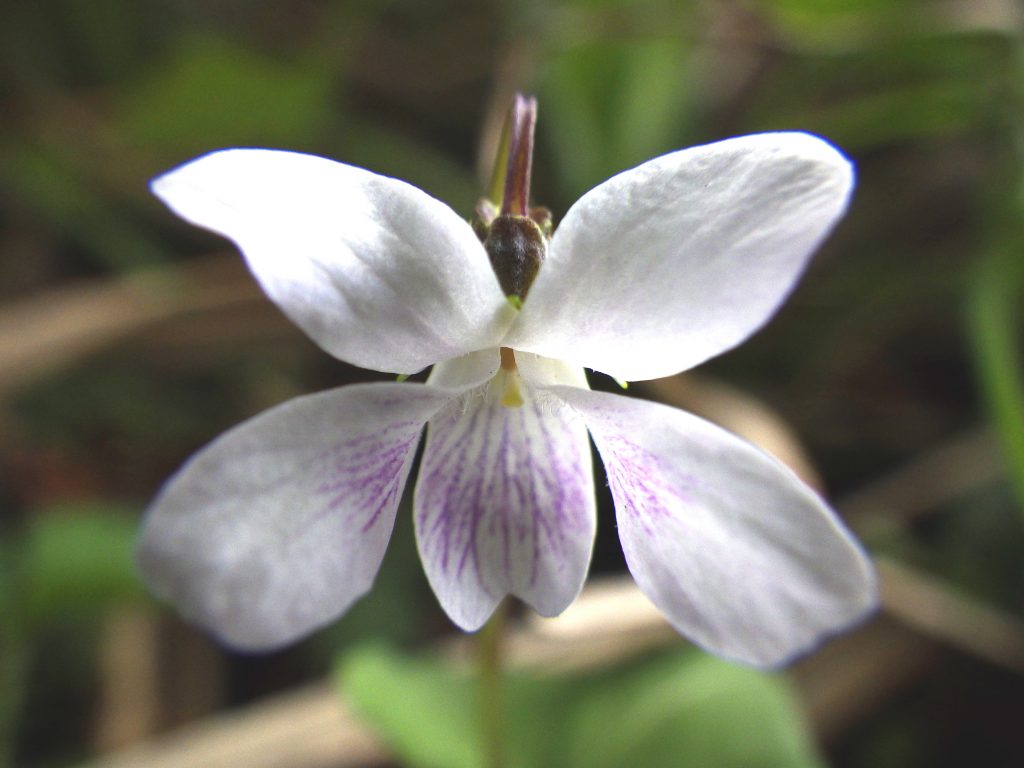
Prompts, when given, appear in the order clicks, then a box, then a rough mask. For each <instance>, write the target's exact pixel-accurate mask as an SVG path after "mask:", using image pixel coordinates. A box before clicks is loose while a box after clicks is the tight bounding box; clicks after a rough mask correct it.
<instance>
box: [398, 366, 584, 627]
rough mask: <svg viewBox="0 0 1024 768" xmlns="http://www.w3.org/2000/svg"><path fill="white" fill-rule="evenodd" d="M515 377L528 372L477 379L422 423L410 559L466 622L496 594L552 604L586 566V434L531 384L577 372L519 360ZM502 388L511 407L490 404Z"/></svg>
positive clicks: (549, 611)
mask: <svg viewBox="0 0 1024 768" xmlns="http://www.w3.org/2000/svg"><path fill="white" fill-rule="evenodd" d="M531 357H532V356H531ZM525 362H526V361H524V363H525ZM439 368H440V366H439ZM437 371H438V369H437V368H435V372H437ZM436 375H439V376H444V375H447V374H446V373H445V372H444V371H443V370H441V371H440V372H439V373H436ZM524 375H529V376H531V377H532V379H531V380H524V379H523V378H519V376H518V374H516V373H511V374H510V373H509V372H507V371H505V370H502V371H499V373H498V374H497V376H495V378H494V379H493V380H492V381H491V383H490V384H489V385H487V386H484V387H479V388H477V389H475V390H472V391H470V392H468V393H467V394H466V395H464V396H463V397H462V398H460V399H458V400H454V401H452V402H451V403H450V404H449V405H448V406H447V407H446V408H444V409H443V410H442V411H441V412H440V413H438V415H437V416H435V417H434V418H433V419H431V421H430V425H429V427H428V430H427V444H426V449H425V450H424V453H423V460H422V465H421V467H420V476H419V480H418V481H417V484H416V494H415V497H414V508H415V518H416V537H417V541H418V543H419V550H420V557H421V559H422V560H423V566H424V569H425V570H426V572H427V578H428V579H429V580H430V584H431V586H433V588H434V592H435V593H436V594H437V597H438V600H440V602H441V605H442V606H443V607H444V609H445V611H447V613H448V615H449V616H450V617H451V619H452V621H454V622H455V623H456V624H458V625H459V626H460V627H462V628H463V629H466V630H469V631H472V630H475V629H478V628H479V627H480V626H482V625H483V623H484V622H485V621H486V620H487V618H488V617H489V616H490V615H491V613H492V612H493V610H494V608H495V606H496V605H497V604H498V602H499V601H500V600H501V598H502V597H504V596H505V595H506V594H512V595H516V596H517V597H520V598H521V599H523V600H524V601H526V602H527V603H529V604H530V605H531V606H533V608H534V609H535V610H536V611H537V612H538V613H540V614H541V615H543V616H554V615H557V614H559V613H561V612H562V611H563V610H564V609H565V608H566V606H568V605H569V603H571V602H572V601H573V600H574V599H575V598H576V596H577V595H578V594H579V591H580V589H581V588H582V586H583V581H584V579H585V578H586V573H587V566H588V565H589V563H590V554H591V549H592V547H593V541H594V525H595V520H594V516H595V512H594V491H593V466H592V461H591V456H590V444H589V442H588V440H587V431H586V428H585V427H584V425H583V422H582V420H581V419H580V418H579V417H578V416H577V415H576V414H575V413H574V412H573V411H572V410H571V409H569V408H567V407H566V406H565V405H564V404H563V403H561V402H560V401H559V400H558V399H556V398H552V397H550V396H548V395H546V393H545V392H544V390H543V389H541V388H539V387H538V385H543V384H544V383H546V382H551V381H557V380H559V379H564V378H568V379H572V380H575V381H580V380H581V379H582V371H577V372H576V373H575V374H569V373H567V372H565V371H563V370H561V368H560V366H559V365H558V364H557V363H551V362H550V361H549V364H547V365H545V364H541V363H538V362H536V361H530V362H529V364H528V365H527V367H526V368H524ZM510 376H513V377H515V378H514V380H513V381H512V382H511V383H510V382H509V377H510ZM584 385H585V382H584ZM509 386H513V387H515V388H516V391H517V392H518V394H519V396H520V397H521V400H522V404H521V405H518V406H506V405H502V403H501V401H502V398H503V395H505V394H506V392H507V391H508V390H507V389H506V387H509Z"/></svg>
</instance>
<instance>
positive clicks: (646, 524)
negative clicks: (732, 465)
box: [600, 433, 699, 535]
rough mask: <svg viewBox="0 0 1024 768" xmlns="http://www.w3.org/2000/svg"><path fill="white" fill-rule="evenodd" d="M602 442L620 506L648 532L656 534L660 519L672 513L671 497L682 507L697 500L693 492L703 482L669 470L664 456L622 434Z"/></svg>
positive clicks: (606, 438)
mask: <svg viewBox="0 0 1024 768" xmlns="http://www.w3.org/2000/svg"><path fill="white" fill-rule="evenodd" d="M600 445H601V451H602V454H604V456H605V468H606V470H607V473H608V485H609V487H610V488H611V491H612V496H613V497H614V498H615V502H616V506H617V507H618V508H619V510H620V512H627V513H629V514H630V515H632V516H633V518H634V519H635V520H636V521H637V524H638V525H640V526H641V527H642V528H643V530H644V532H645V533H647V534H649V535H654V533H655V528H656V526H657V521H658V519H659V518H663V517H664V516H667V515H670V514H671V511H670V509H669V507H670V503H669V502H668V500H669V499H676V500H677V501H678V502H679V503H680V504H681V505H682V506H689V505H692V504H693V503H694V500H693V496H692V495H691V493H690V491H691V490H693V489H694V488H696V487H697V486H698V485H699V480H698V479H697V478H696V477H693V476H692V475H681V474H680V473H679V472H678V471H677V470H674V469H673V470H671V471H669V470H668V469H666V467H665V466H664V463H663V461H662V459H661V457H659V456H657V455H655V454H653V453H651V452H650V451H648V450H646V449H645V448H643V447H642V446H640V445H638V444H637V443H635V442H633V441H632V440H630V439H628V438H627V437H625V436H624V435H623V434H622V433H619V434H608V435H604V436H603V438H602V439H601V441H600ZM680 479H682V480H684V481H685V483H686V485H685V486H681V485H680V484H679V482H678V481H679V480H680Z"/></svg>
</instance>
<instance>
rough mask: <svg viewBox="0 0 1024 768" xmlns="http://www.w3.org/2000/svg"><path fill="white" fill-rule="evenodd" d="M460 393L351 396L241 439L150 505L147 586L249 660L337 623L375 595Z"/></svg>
mask: <svg viewBox="0 0 1024 768" xmlns="http://www.w3.org/2000/svg"><path fill="white" fill-rule="evenodd" d="M452 395H453V393H451V392H448V391H445V390H434V389H432V388H429V387H425V386H423V385H420V384H363V385H352V386H348V387H344V388H341V389H336V390H333V391H330V392H324V393H321V394H317V395H310V396H307V397H301V398H296V399H294V400H291V401H289V402H286V403H284V404H282V405H279V406H277V407H276V408H273V409H271V410H269V411H267V412H265V413H263V414H260V415H259V416H256V417H255V418H253V419H250V420H249V421H247V422H245V423H243V424H241V425H239V426H237V427H235V428H234V429H232V430H231V431H230V432H227V433H225V434H224V435H222V436H221V437H220V438H218V439H217V440H215V441H214V442H213V443H211V444H210V445H208V446H207V447H206V448H204V449H203V450H201V451H200V452H199V453H197V454H196V455H195V456H193V457H192V459H190V460H189V461H188V463H186V464H185V466H184V467H182V469H181V470H179V472H178V473H177V474H176V475H175V476H174V477H172V478H171V479H170V480H169V481H168V482H167V484H166V485H165V486H164V488H163V490H162V491H161V493H160V495H159V497H158V498H157V499H156V501H155V502H154V503H153V505H152V506H151V507H150V509H149V511H148V513H147V516H146V518H145V521H144V524H143V529H142V534H141V540H140V542H139V549H138V565H139V569H140V571H141V573H142V575H143V577H144V579H145V580H146V582H147V583H148V584H149V586H150V587H151V588H152V589H153V591H154V592H156V593H157V594H159V595H160V596H162V597H164V598H166V599H169V600H172V601H173V602H174V603H175V604H177V605H178V606H179V607H180V608H181V609H182V611H183V612H184V613H185V614H186V615H188V616H190V617H191V618H193V619H194V620H196V621H197V622H199V623H200V624H203V625H204V626H206V627H208V628H209V629H211V630H212V631H213V632H214V633H216V634H217V635H218V636H219V637H221V638H222V639H223V640H225V641H227V642H229V643H230V644H232V645H233V646H235V647H238V648H243V649H250V650H266V649H270V648H274V647H277V646H280V645H283V644H285V643H288V642H290V641H292V640H294V639H296V638H298V637H301V636H302V635H304V634H306V633H308V632H309V631H311V630H313V629H315V628H317V627H319V626H321V625H322V624H324V623H326V622H328V621H331V620H332V619H334V618H336V617H337V616H339V615H340V614H341V613H343V612H344V611H345V610H346V609H347V608H348V607H349V606H350V605H351V604H352V603H353V602H354V601H355V600H356V599H357V598H359V597H360V596H361V595H363V594H364V593H365V592H366V591H367V590H368V589H369V588H370V586H371V584H372V583H373V580H374V577H375V576H376V574H377V570H378V568H379V567H380V562H381V559H382V558H383V556H384V550H385V548H386V546H387V542H388V538H389V537H390V535H391V529H392V526H393V524H394V519H395V511H396V510H397V508H398V502H399V500H400V498H401V496H402V489H403V487H404V485H405V481H406V478H407V476H408V474H409V468H410V466H411V464H412V459H413V456H414V454H415V452H416V446H417V443H418V441H419V437H420V434H421V432H422V429H423V425H424V424H425V423H426V421H427V419H429V418H430V417H431V416H432V415H433V414H434V413H436V412H437V410H438V409H439V408H441V407H443V406H444V404H445V403H446V402H447V401H448V400H449V399H450V398H451V397H452Z"/></svg>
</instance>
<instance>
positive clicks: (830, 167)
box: [503, 133, 853, 381]
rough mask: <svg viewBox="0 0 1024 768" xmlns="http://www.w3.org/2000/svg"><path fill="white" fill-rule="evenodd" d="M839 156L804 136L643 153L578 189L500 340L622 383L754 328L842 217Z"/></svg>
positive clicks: (698, 357)
mask: <svg viewBox="0 0 1024 768" xmlns="http://www.w3.org/2000/svg"><path fill="white" fill-rule="evenodd" d="M852 186H853V172H852V168H851V166H850V163H849V161H847V160H846V159H845V158H844V157H843V156H842V155H841V154H840V153H839V152H838V151H836V150H835V149H834V148H833V147H831V146H830V145H828V144H826V143H825V142H824V141H822V140H821V139H817V138H815V137H813V136H810V135H807V134H803V133H765V134H759V135H754V136H744V137H741V138H737V139H730V140H728V141H721V142H718V143H716V144H708V145H706V146H701V147H693V148H691V149H684V150H682V151H679V152H673V153H672V154H668V155H664V156H662V157H658V158H655V159H654V160H650V161H649V162H646V163H644V164H643V165H641V166H639V167H637V168H634V169H632V170H629V171H625V172H624V173H620V174H619V175H617V176H615V177H613V178H611V179H609V180H608V181H606V182H604V183H603V184H601V185H599V186H597V187H596V188H594V189H592V190H591V191H590V192H588V193H587V194H585V195H584V196H583V197H582V198H580V200H579V201H578V202H577V203H576V204H575V205H574V206H573V207H572V208H571V209H569V212H568V213H567V214H566V215H565V219H564V220H563V221H562V223H561V224H560V225H559V226H558V229H557V230H556V231H555V235H554V238H553V239H552V241H551V245H550V249H549V252H548V257H547V259H546V261H545V262H544V264H543V266H542V267H541V269H540V273H539V274H538V276H537V279H536V281H535V282H534V284H533V287H532V288H531V289H530V295H529V297H528V298H527V301H526V304H525V306H524V307H523V311H522V313H521V314H520V316H519V318H518V320H517V321H516V323H515V325H513V327H512V329H511V331H510V333H509V336H508V337H507V338H506V340H505V341H504V342H503V343H504V344H506V345H508V346H511V347H515V348H516V349H525V350H529V351H531V352H536V353H538V354H541V355H545V356H547V357H553V358H558V359H561V360H566V361H570V362H572V363H575V364H577V365H581V366H586V367H588V368H594V369H596V370H600V371H603V372H605V373H608V374H610V375H612V376H614V377H616V378H618V379H621V380H627V381H634V380H639V379H653V378H659V377H662V376H668V375H671V374H674V373H678V372H679V371H682V370H685V369H687V368H691V367H693V366H695V365H697V364H699V363H701V362H703V361H704V360H706V359H707V358H709V357H713V356H714V355H717V354H720V353H721V352H724V351H726V350H727V349H730V348H732V347H734V346H735V345H737V344H739V343H740V342H741V341H743V340H744V339H746V338H747V337H748V336H750V335H751V334H752V333H754V331H756V330H757V329H758V328H760V327H761V326H762V325H763V324H764V323H765V322H766V321H767V320H768V319H769V318H770V317H771V315H772V314H773V313H774V312H775V310H776V309H777V308H778V306H779V305H780V304H781V303H782V301H783V300H784V299H785V298H786V296H787V295H788V294H789V292H790V291H791V290H792V288H793V286H794V284H795V283H796V280H797V279H798V277H799V276H800V274H801V272H802V271H803V269H804V266H805V264H806V262H807V260H808V258H809V257H810V255H811V254H812V252H813V251H814V249H815V248H816V247H817V246H818V244H819V243H820V242H821V241H822V240H823V239H824V237H825V236H826V235H827V234H828V233H829V231H830V230H831V229H832V227H833V225H834V224H835V223H836V221H837V220H838V219H839V217H840V216H841V215H842V213H843V212H844V211H845V210H846V206H847V202H848V199H849V196H850V191H851V189H852Z"/></svg>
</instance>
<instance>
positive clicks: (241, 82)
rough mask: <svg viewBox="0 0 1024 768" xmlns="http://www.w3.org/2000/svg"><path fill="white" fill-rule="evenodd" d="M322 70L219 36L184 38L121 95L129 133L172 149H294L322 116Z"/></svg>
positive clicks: (325, 104) (325, 81)
mask: <svg viewBox="0 0 1024 768" xmlns="http://www.w3.org/2000/svg"><path fill="white" fill-rule="evenodd" d="M331 84H332V80H331V78H330V76H329V73H327V72H326V71H324V70H318V69H316V68H315V67H303V66H300V65H298V64H295V63H286V62H279V61H276V60H274V59H270V58H266V57H263V56H261V55H259V54H258V53H255V52H253V51H252V50H249V49H246V48H241V47H238V46H233V45H230V44H229V43H227V42H224V41H222V40H216V39H213V38H205V37H196V38H191V39H187V40H185V41H184V42H183V43H182V44H181V45H180V48H179V50H178V52H177V55H176V56H175V57H174V58H172V59H170V60H169V61H167V62H166V63H165V65H164V68H163V69H160V70H158V71H156V72H155V73H153V74H152V76H150V77H148V78H146V79H144V80H141V81H138V82H137V83H136V84H135V86H134V87H133V89H132V90H131V91H130V93H129V94H128V95H127V98H126V99H125V101H124V120H123V123H122V127H123V129H124V131H125V132H126V133H127V135H128V137H129V139H130V140H131V141H133V142H136V143H138V144H141V145H143V146H146V147H148V148H149V149H151V150H158V151H161V152H162V153H163V154H165V155H173V156H175V157H177V158H178V159H179V160H180V159H183V158H185V157H188V156H189V155H190V154H195V153H198V152H205V151H209V150H211V149H215V148H218V147H227V146H274V147H288V146H291V147H299V146H302V145H306V144H309V143H311V142H313V141H314V140H315V139H316V137H317V135H318V133H319V132H320V129H321V128H322V127H323V126H324V125H325V123H326V121H327V119H328V118H327V116H328V114H329V106H330V89H331Z"/></svg>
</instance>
